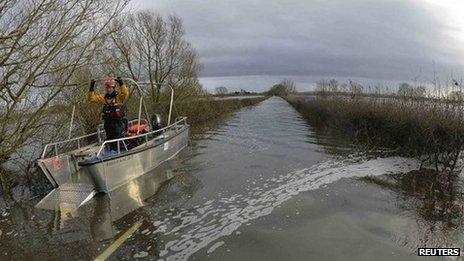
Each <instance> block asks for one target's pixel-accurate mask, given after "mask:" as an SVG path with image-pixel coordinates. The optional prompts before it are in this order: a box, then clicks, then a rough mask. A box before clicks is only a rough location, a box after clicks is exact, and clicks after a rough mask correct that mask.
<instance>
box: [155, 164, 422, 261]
mask: <svg viewBox="0 0 464 261" xmlns="http://www.w3.org/2000/svg"><path fill="white" fill-rule="evenodd" d="M418 166H419V162H418V161H417V160H414V159H408V158H402V157H390V158H378V159H374V160H368V161H364V162H357V163H356V162H353V161H350V160H343V161H335V160H331V161H326V162H323V163H320V164H317V165H314V166H312V167H310V168H305V169H301V170H296V171H294V172H291V173H288V174H285V175H281V176H279V177H276V178H271V179H268V180H266V181H265V182H264V183H261V184H258V185H257V186H256V187H250V188H249V189H247V190H246V191H245V192H244V193H243V194H236V195H232V196H230V197H225V198H220V199H219V200H210V201H208V202H205V203H204V204H203V205H199V206H195V207H193V208H192V209H184V210H175V209H171V210H170V212H171V213H169V212H168V213H166V218H164V219H163V220H159V221H154V222H153V225H154V226H155V227H157V229H156V230H155V231H153V233H151V234H152V235H154V236H161V237H167V238H169V239H168V242H167V243H165V245H164V246H163V247H164V249H162V250H161V251H160V259H161V260H162V259H165V260H185V259H187V258H188V257H189V256H191V255H192V254H193V253H195V252H196V251H198V250H200V249H202V248H205V247H207V246H208V245H209V244H210V243H211V242H213V241H215V240H217V239H219V238H221V237H223V236H228V235H231V234H232V233H233V232H234V231H236V230H237V229H238V228H239V227H240V226H242V225H244V224H249V223H250V221H252V220H254V219H257V218H259V217H262V216H266V215H269V214H270V213H271V212H272V211H273V209H274V208H276V207H277V206H279V205H281V204H282V203H283V202H285V201H287V200H289V199H290V198H291V197H292V196H294V195H297V194H299V193H300V192H303V191H309V190H314V189H317V188H319V187H320V186H322V185H325V184H329V183H332V182H334V181H337V180H339V179H341V178H352V177H365V176H378V175H383V174H389V173H407V172H410V171H412V170H416V169H418ZM176 213H177V215H176ZM174 215H175V216H174ZM171 237H172V238H171ZM213 250H214V249H213ZM210 251H211V250H210ZM211 252H212V251H211Z"/></svg>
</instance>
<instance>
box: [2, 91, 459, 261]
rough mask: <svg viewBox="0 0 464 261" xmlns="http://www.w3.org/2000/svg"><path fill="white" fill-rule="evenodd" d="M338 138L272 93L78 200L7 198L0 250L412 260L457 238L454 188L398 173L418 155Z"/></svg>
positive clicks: (23, 254)
mask: <svg viewBox="0 0 464 261" xmlns="http://www.w3.org/2000/svg"><path fill="white" fill-rule="evenodd" d="M340 144H343V142H340V140H337V139H335V138H333V137H330V136H325V135H323V134H320V133H317V132H316V131H314V130H313V129H312V128H311V126H308V124H307V123H306V122H305V121H304V120H303V119H302V118H301V117H300V116H299V114H298V113H297V112H296V111H295V110H294V109H293V108H292V107H290V106H289V105H288V104H287V103H286V102H285V101H284V100H282V99H280V98H270V99H268V100H266V101H264V102H262V103H260V104H258V105H256V106H254V107H250V108H245V109H243V110H241V111H239V112H237V113H235V114H234V115H231V116H230V117H228V118H227V119H224V120H223V121H222V122H219V123H217V126H209V128H208V130H207V131H206V132H204V133H201V134H197V135H194V138H193V140H192V146H190V147H189V148H188V149H187V150H185V151H183V152H182V153H181V154H180V155H179V156H178V157H176V158H175V159H173V160H171V161H169V162H167V163H165V164H164V165H162V166H161V167H160V168H158V169H156V170H155V171H154V172H153V173H149V174H146V175H144V176H142V177H141V178H139V179H137V180H134V181H132V182H130V183H129V184H127V185H126V186H123V187H121V188H119V189H117V190H116V191H114V192H113V193H112V194H111V195H109V196H108V195H99V196H97V197H96V198H94V199H93V200H92V201H91V202H90V203H88V204H87V205H85V206H84V207H82V208H80V209H78V210H74V209H67V208H66V206H62V207H61V209H60V210H59V211H55V212H53V211H46V210H39V209H34V208H33V207H31V206H32V205H33V203H35V201H36V200H35V201H34V202H31V203H30V204H31V205H28V204H22V205H15V206H14V207H10V208H8V209H6V210H5V211H4V212H3V213H2V215H1V216H0V242H1V244H0V255H1V256H0V259H14V260H20V259H26V258H27V259H40V260H45V259H46V260H48V259H52V260H54V259H84V260H86V259H94V258H100V259H105V258H109V259H112V260H120V259H133V258H141V259H154V260H157V259H163V260H184V259H192V260H205V259H209V260H308V259H316V260H346V259H355V260H371V259H373V258H375V259H377V260H390V259H392V258H395V259H402V260H411V259H416V258H417V257H416V250H417V247H420V246H427V247H434V246H441V247H453V246H454V247H460V246H461V245H462V242H463V241H462V239H463V237H462V236H463V233H462V229H461V227H462V226H461V222H462V219H461V216H460V214H459V213H461V212H462V211H460V203H459V202H460V201H459V198H456V197H454V196H452V195H448V197H445V196H443V197H436V196H435V195H432V196H433V197H432V198H433V199H435V201H433V199H431V201H430V200H428V197H427V195H428V194H427V192H423V193H422V194H421V192H420V191H418V190H416V187H415V184H416V183H417V182H418V181H417V180H418V178H417V176H414V175H412V174H407V175H406V174H401V173H409V172H411V171H413V170H415V169H417V168H418V166H419V162H417V161H415V160H412V159H406V158H400V157H386V158H373V157H367V156H360V155H357V154H354V153H353V152H352V150H351V149H350V147H349V146H346V145H340ZM367 176H370V177H371V178H363V177H367ZM401 177H408V178H401ZM411 191H412V192H411ZM448 203H449V204H448ZM430 204H432V205H433V206H430ZM436 206H440V209H442V210H443V211H444V212H443V213H441V214H440V213H438V214H437V215H435V216H433V215H432V214H433V213H435V212H434V211H435V210H436V209H437V208H436ZM461 210H462V209H461ZM427 211H432V213H429V212H427ZM448 212H449V213H448Z"/></svg>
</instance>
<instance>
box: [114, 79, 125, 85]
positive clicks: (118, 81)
mask: <svg viewBox="0 0 464 261" xmlns="http://www.w3.org/2000/svg"><path fill="white" fill-rule="evenodd" d="M114 80H115V81H116V82H117V83H118V84H119V86H122V85H123V84H124V82H123V81H122V79H121V77H117V78H116V79H114Z"/></svg>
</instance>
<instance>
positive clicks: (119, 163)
mask: <svg viewBox="0 0 464 261" xmlns="http://www.w3.org/2000/svg"><path fill="white" fill-rule="evenodd" d="M171 134H173V135H168V137H167V138H165V139H162V140H159V141H158V142H156V141H155V142H153V143H148V144H145V145H143V146H140V147H138V148H137V149H135V150H134V151H130V152H129V153H123V154H120V155H117V156H115V157H112V158H108V159H105V160H102V161H99V162H95V163H93V164H88V165H83V166H81V168H82V169H81V170H82V172H83V174H84V176H87V177H89V178H90V179H91V182H92V183H93V185H94V187H95V190H96V191H97V192H109V191H111V190H113V189H115V188H117V187H119V186H121V185H123V184H125V183H127V182H128V181H130V180H132V179H135V178H137V177H139V176H141V175H143V174H145V173H147V172H149V171H150V170H152V169H154V168H156V167H157V166H159V165H160V164H161V163H163V162H164V161H167V160H169V159H171V158H172V157H174V156H175V155H176V154H178V153H179V152H180V151H181V150H182V149H184V148H185V147H187V146H188V142H189V127H188V126H186V127H184V128H182V129H181V130H179V131H178V132H176V133H171ZM169 136H170V137H169Z"/></svg>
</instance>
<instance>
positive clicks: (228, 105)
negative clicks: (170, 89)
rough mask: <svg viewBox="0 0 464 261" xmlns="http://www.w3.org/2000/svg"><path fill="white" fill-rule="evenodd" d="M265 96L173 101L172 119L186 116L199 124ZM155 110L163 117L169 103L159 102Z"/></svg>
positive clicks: (189, 120) (263, 98)
mask: <svg viewBox="0 0 464 261" xmlns="http://www.w3.org/2000/svg"><path fill="white" fill-rule="evenodd" d="M265 99H266V97H253V98H243V99H202V100H193V101H181V102H174V106H173V111H172V119H173V120H174V119H175V118H176V117H178V116H186V117H187V118H188V119H187V120H188V122H189V124H193V125H195V124H200V123H204V122H206V121H208V120H211V119H215V118H218V117H220V116H222V115H225V114H227V113H230V112H233V111H236V110H238V109H240V108H243V107H246V106H251V105H255V104H258V103H260V102H262V101H264V100H265ZM154 111H155V112H157V113H159V114H161V115H162V116H163V119H164V120H165V119H166V118H167V115H168V113H169V103H160V104H158V105H156V106H155V109H154Z"/></svg>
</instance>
